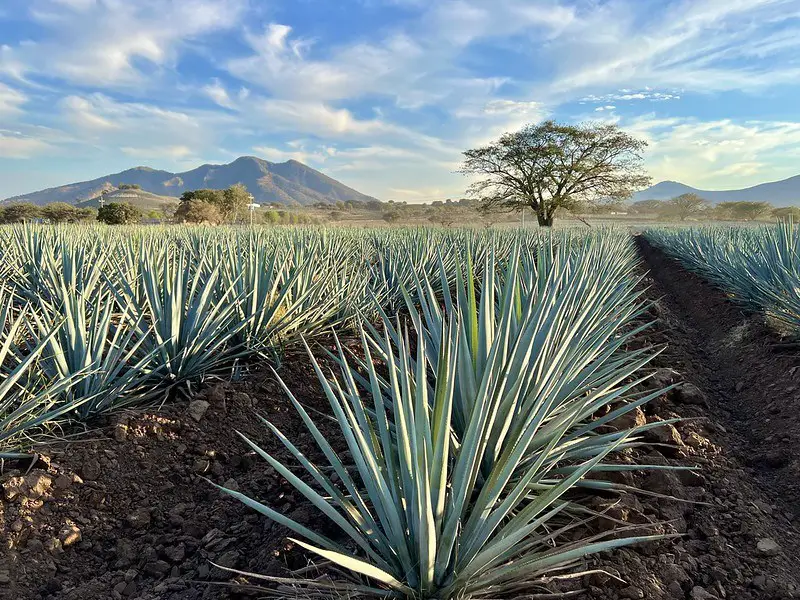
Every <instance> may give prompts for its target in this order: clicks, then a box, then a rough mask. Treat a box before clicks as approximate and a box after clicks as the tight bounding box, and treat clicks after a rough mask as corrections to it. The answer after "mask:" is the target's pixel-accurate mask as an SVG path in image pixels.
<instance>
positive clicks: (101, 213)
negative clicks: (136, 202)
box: [97, 202, 142, 225]
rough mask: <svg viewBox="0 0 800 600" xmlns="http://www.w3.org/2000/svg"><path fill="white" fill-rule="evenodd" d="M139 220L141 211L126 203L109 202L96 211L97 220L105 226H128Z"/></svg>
mask: <svg viewBox="0 0 800 600" xmlns="http://www.w3.org/2000/svg"><path fill="white" fill-rule="evenodd" d="M141 218H142V211H141V210H139V208H137V207H136V206H133V205H132V204H129V203H127V202H109V203H108V204H105V205H103V206H101V207H100V208H99V209H98V211H97V220H98V221H100V222H101V223H105V224H107V225H130V224H133V223H138V222H139V221H140V220H141Z"/></svg>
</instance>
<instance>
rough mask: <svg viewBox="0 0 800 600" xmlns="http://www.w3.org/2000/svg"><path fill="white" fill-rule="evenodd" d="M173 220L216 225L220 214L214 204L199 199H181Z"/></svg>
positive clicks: (220, 220) (220, 218)
mask: <svg viewBox="0 0 800 600" xmlns="http://www.w3.org/2000/svg"><path fill="white" fill-rule="evenodd" d="M175 220H176V221H179V222H181V223H208V224H211V225H218V224H219V223H221V222H222V214H221V213H220V210H219V208H218V207H217V205H216V204H212V203H211V202H202V201H200V200H189V201H181V203H180V205H179V206H178V210H176V211H175Z"/></svg>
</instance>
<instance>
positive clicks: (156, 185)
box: [3, 156, 374, 205]
mask: <svg viewBox="0 0 800 600" xmlns="http://www.w3.org/2000/svg"><path fill="white" fill-rule="evenodd" d="M281 167H283V168H281ZM286 167H289V168H286ZM124 183H126V184H136V185H139V186H140V187H141V189H142V190H144V191H145V192H150V193H151V194H156V195H159V196H172V197H175V198H176V200H177V197H178V196H180V195H181V194H182V193H183V192H184V191H186V190H195V189H200V188H211V189H224V188H227V187H229V186H231V185H234V184H236V183H241V184H244V185H245V186H246V187H247V189H248V191H249V192H250V193H251V194H253V196H254V197H255V201H256V202H258V203H265V204H270V203H281V204H287V205H292V204H301V205H306V204H314V203H317V202H328V203H335V202H339V201H342V202H347V201H349V200H356V201H361V202H366V201H370V200H374V198H372V197H371V196H367V195H365V194H362V193H360V192H358V191H356V190H354V189H352V188H350V187H347V186H346V185H344V184H343V183H340V182H339V181H336V180H335V179H332V178H331V177H328V176H327V175H324V174H323V173H320V172H319V171H317V170H315V169H312V168H311V167H309V166H308V165H304V164H303V163H301V162H298V161H296V160H288V161H286V162H285V163H277V164H276V163H271V162H269V161H266V160H264V159H263V158H258V157H257V156H240V157H239V158H237V159H235V160H233V161H232V162H230V163H228V164H223V165H202V166H200V167H197V168H195V169H192V170H190V171H186V172H184V173H170V172H168V171H160V170H157V169H153V168H151V167H146V166H139V167H133V168H131V169H128V170H127V171H122V172H120V173H115V174H112V175H105V176H103V177H98V178H97V179H93V180H91V181H83V182H79V183H72V184H68V185H64V186H61V187H56V188H51V189H47V190H41V191H37V192H32V193H30V194H24V195H22V196H15V197H13V198H7V199H6V200H4V201H3V202H32V203H34V204H39V205H42V204H49V203H50V202H68V203H71V204H75V203H76V202H84V201H86V200H88V199H90V198H94V197H95V196H97V195H98V194H99V193H100V192H102V191H103V190H104V189H107V188H108V187H109V186H112V187H118V186H119V185H121V184H124Z"/></svg>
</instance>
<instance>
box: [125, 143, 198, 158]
mask: <svg viewBox="0 0 800 600" xmlns="http://www.w3.org/2000/svg"><path fill="white" fill-rule="evenodd" d="M120 150H121V151H122V153H123V154H127V155H128V156H134V157H136V158H142V159H148V160H157V159H160V158H167V159H171V160H173V161H174V160H182V159H187V158H190V157H192V156H194V151H193V150H192V149H191V148H189V147H188V146H156V147H150V148H132V147H130V146H123V147H122V148H120Z"/></svg>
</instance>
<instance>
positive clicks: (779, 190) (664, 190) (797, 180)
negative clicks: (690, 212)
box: [632, 175, 800, 206]
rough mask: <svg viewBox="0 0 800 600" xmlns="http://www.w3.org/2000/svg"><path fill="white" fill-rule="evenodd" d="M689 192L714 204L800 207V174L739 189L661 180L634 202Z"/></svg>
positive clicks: (665, 197)
mask: <svg viewBox="0 0 800 600" xmlns="http://www.w3.org/2000/svg"><path fill="white" fill-rule="evenodd" d="M690 192H692V193H695V194H697V195H698V196H701V197H703V198H705V199H706V200H708V201H709V202H712V203H714V204H717V203H719V202H741V201H746V202H769V203H770V204H772V205H773V206H798V205H800V175H795V176H794V177H789V178H788V179H782V180H781V181H772V182H769V183H760V184H758V185H754V186H752V187H748V188H743V189H740V190H699V189H697V188H693V187H690V186H688V185H686V184H683V183H679V182H677V181H662V182H660V183H657V184H655V185H653V186H650V187H649V188H647V189H645V190H642V191H641V192H636V193H635V194H634V195H633V198H632V201H633V202H637V201H639V200H669V199H670V198H674V197H675V196H680V195H681V194H687V193H690Z"/></svg>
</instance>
